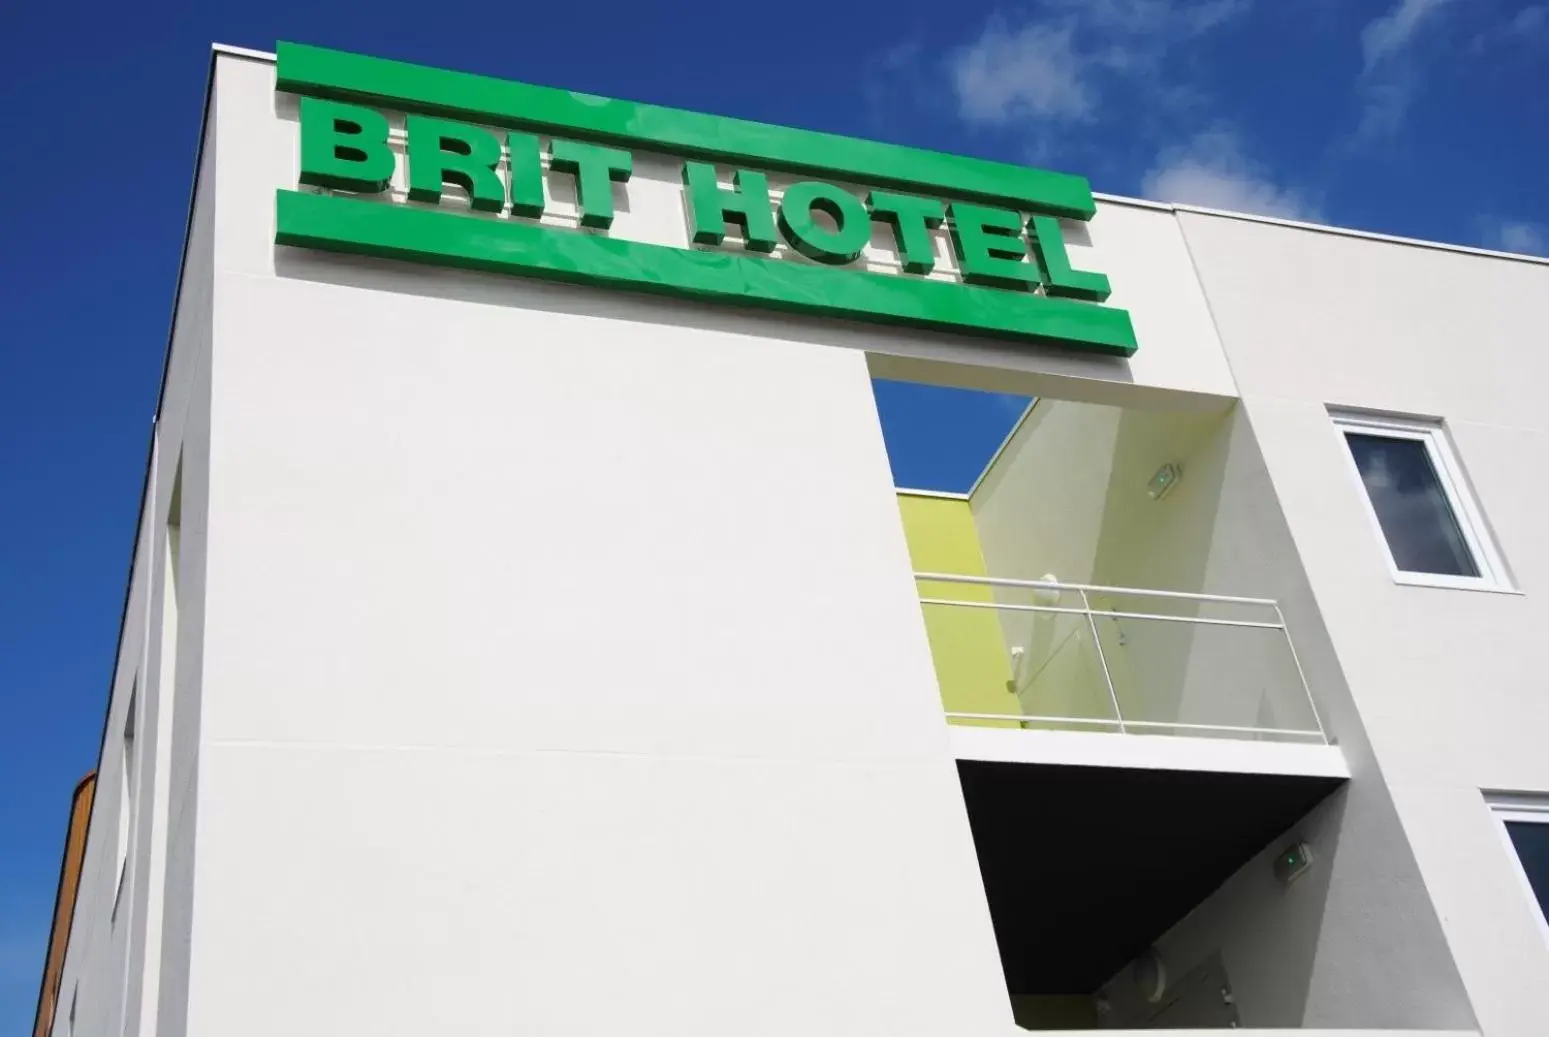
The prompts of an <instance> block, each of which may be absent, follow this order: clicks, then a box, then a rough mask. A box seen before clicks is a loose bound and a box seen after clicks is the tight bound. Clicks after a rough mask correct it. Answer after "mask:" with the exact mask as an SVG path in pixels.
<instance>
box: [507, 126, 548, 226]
mask: <svg viewBox="0 0 1549 1037" xmlns="http://www.w3.org/2000/svg"><path fill="white" fill-rule="evenodd" d="M506 147H507V149H508V150H509V151H510V153H511V159H510V166H511V215H512V216H534V217H536V216H542V215H543V151H542V148H540V147H539V145H538V138H537V137H536V136H535V135H533V134H531V133H508V134H506Z"/></svg>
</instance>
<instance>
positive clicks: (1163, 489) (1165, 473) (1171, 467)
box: [1146, 461, 1183, 500]
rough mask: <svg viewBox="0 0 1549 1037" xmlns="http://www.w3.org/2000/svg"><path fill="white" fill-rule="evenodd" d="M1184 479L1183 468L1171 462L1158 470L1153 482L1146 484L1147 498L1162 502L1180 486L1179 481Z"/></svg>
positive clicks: (1152, 478)
mask: <svg viewBox="0 0 1549 1037" xmlns="http://www.w3.org/2000/svg"><path fill="white" fill-rule="evenodd" d="M1182 478H1183V466H1182V465H1180V464H1178V463H1177V462H1175V461H1169V462H1167V463H1166V464H1164V465H1163V466H1162V467H1160V468H1158V469H1157V470H1156V474H1155V475H1153V476H1152V477H1151V481H1150V482H1148V483H1146V496H1148V497H1150V498H1151V499H1152V500H1161V499H1162V498H1163V497H1165V496H1167V494H1168V493H1169V492H1170V491H1171V490H1172V488H1173V487H1174V486H1176V485H1178V480H1179V479H1182Z"/></svg>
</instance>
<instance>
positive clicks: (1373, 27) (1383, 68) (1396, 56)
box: [1356, 0, 1453, 140]
mask: <svg viewBox="0 0 1549 1037" xmlns="http://www.w3.org/2000/svg"><path fill="white" fill-rule="evenodd" d="M1452 2H1453V0H1398V3H1397V4H1395V5H1394V6H1393V8H1392V9H1391V10H1389V11H1388V12H1387V13H1386V14H1383V15H1381V16H1379V17H1377V18H1374V19H1372V20H1371V21H1370V22H1368V23H1366V27H1365V28H1363V29H1362V30H1361V60H1362V66H1361V78H1360V82H1359V85H1358V89H1359V92H1360V94H1361V105H1362V107H1361V122H1360V125H1359V126H1358V127H1357V129H1356V138H1357V139H1366V140H1370V139H1372V138H1376V137H1386V136H1391V135H1392V134H1393V133H1394V132H1395V131H1396V130H1397V129H1398V128H1399V126H1400V125H1402V124H1403V121H1404V116H1405V115H1406V114H1408V112H1409V107H1410V105H1411V104H1412V103H1413V101H1414V95H1415V92H1416V91H1417V90H1418V89H1419V85H1420V77H1419V76H1418V75H1417V73H1416V71H1415V68H1414V61H1413V55H1412V51H1413V49H1414V45H1415V41H1416V39H1417V38H1418V37H1419V34H1420V33H1421V31H1422V30H1423V29H1424V28H1425V26H1426V25H1427V24H1428V23H1430V22H1432V21H1434V19H1435V15H1436V12H1437V11H1439V10H1441V9H1442V8H1443V7H1445V6H1446V5H1448V4H1450V3H1452Z"/></svg>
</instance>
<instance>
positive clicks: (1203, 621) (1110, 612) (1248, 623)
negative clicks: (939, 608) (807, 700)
mask: <svg viewBox="0 0 1549 1037" xmlns="http://www.w3.org/2000/svg"><path fill="white" fill-rule="evenodd" d="M920 604H921V605H961V606H963V607H964V608H970V609H997V610H1000V609H1004V610H1007V611H1010V612H1052V613H1055V614H1056V615H1065V616H1085V615H1088V614H1091V615H1094V616H1105V617H1107V618H1109V619H1157V620H1161V621H1162V622H1164V623H1196V624H1198V625H1200V626H1216V627H1254V628H1257V629H1259V630H1284V629H1285V625H1284V624H1282V623H1260V622H1256V621H1254V620H1250V619H1215V618H1212V617H1210V616H1169V615H1166V614H1163V613H1160V612H1120V611H1118V610H1116V609H1076V608H1065V607H1063V606H1060V605H1018V604H1015V603H1010V602H1004V601H958V600H956V599H953V598H921V599H920Z"/></svg>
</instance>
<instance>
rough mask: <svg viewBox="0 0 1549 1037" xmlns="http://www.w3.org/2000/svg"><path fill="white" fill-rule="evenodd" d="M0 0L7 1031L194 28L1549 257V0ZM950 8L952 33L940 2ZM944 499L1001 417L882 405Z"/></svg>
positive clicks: (156, 297)
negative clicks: (686, 5)
mask: <svg viewBox="0 0 1549 1037" xmlns="http://www.w3.org/2000/svg"><path fill="white" fill-rule="evenodd" d="M661 7H662V5H647V4H636V5H624V4H613V3H611V2H610V0H592V2H589V3H559V4H526V5H515V6H511V5H506V6H502V5H498V4H490V3H487V2H483V3H479V4H463V3H459V2H457V0H441V2H439V3H437V4H435V5H433V6H430V7H426V6H424V5H422V4H416V5H409V4H407V3H404V2H402V0H381V2H379V3H376V4H374V5H372V6H370V7H365V6H363V5H362V6H360V7H358V8H354V9H351V8H348V7H344V6H340V5H332V4H327V3H318V2H309V3H299V2H296V0H267V2H265V3H249V4H215V3H211V4H208V5H196V4H187V5H181V6H180V5H176V4H166V3H158V2H154V0H153V2H147V3H138V4H105V3H69V2H63V0H61V2H44V0H11V2H9V3H6V4H3V5H0V91H3V96H4V97H5V98H6V99H7V102H8V103H7V110H6V121H7V128H6V131H5V133H4V134H3V135H0V158H3V161H0V178H3V180H4V182H3V183H0V198H3V199H4V201H3V202H0V206H3V214H4V215H3V220H0V229H3V231H4V233H3V236H0V277H3V280H0V505H3V506H0V703H3V705H4V707H5V708H4V715H5V717H6V720H7V723H6V725H5V728H4V733H3V734H0V1033H20V1032H21V1031H22V1030H23V1028H24V1027H25V1026H27V1025H28V1024H29V1023H30V1020H31V1014H32V1010H33V1003H34V998H35V997H36V991H37V982H38V974H39V969H40V964H41V957H42V949H43V942H44V939H45V935H46V932H47V927H48V916H49V911H50V908H51V898H52V896H53V886H54V881H55V877H56V873H57V868H58V854H59V849H60V843H61V840H62V838H63V826H64V820H65V811H66V808H67V806H68V797H69V794H70V789H71V787H72V786H73V785H74V783H75V781H76V780H77V779H78V778H79V777H80V776H81V775H82V774H83V773H84V772H85V771H86V770H88V769H89V768H90V767H92V766H93V764H94V762H95V757H96V751H97V742H98V738H99V734H100V725H101V717H102V706H103V696H104V694H105V690H106V687H107V681H108V677H109V669H110V667H111V665H112V661H113V652H114V646H115V642H116V637H117V625H118V613H119V608H120V605H121V603H122V597H123V580H124V576H125V572H126V567H127V563H128V557H129V548H130V540H131V537H132V534H133V529H134V519H135V509H136V507H137V504H138V495H139V489H140V479H141V475H142V465H143V462H144V454H145V445H146V439H147V436H148V434H149V429H150V419H151V415H152V413H153V411H154V408H155V392H156V383H157V378H158V374H159V365H160V360H161V354H162V350H163V348H164V346H165V342H166V332H167V324H168V318H169V309H170V305H171V301H172V291H173V287H174V284H175V279H176V274H177V259H178V250H179V246H180V239H181V233H182V221H183V214H184V211H185V207H186V205H187V198H188V190H189V182H190V176H191V172H192V161H193V155H194V148H195V145H196V141H197V132H198V117H199V112H200V105H201V102H202V95H203V84H204V77H205V71H206V67H207V61H208V59H207V51H208V45H209V43H210V42H211V41H212V40H220V41H224V42H229V43H235V44H240V45H243V46H248V47H254V48H259V49H264V50H268V49H272V47H273V44H274V41H275V40H276V39H277V38H290V39H298V40H302V41H306V42H311V43H319V44H324V45H328V46H335V47H340V48H345V49H353V50H358V51H363V52H366V53H372V54H378V55H382V56H387V57H398V58H404V59H408V60H413V61H419V62H423V63H426V64H434V65H442V66H445V67H451V68H460V69H465V70H469V71H476V72H484V73H489V74H493V75H500V76H506V77H510V78H515V79H524V80H528V81H531V82H538V83H547V84H552V85H556V86H565V87H574V88H577V89H582V90H588V91H592V92H596V93H602V94H609V95H612V96H619V97H629V98H635V99H640V100H648V101H654V102H658V103H663V104H669V105H674V106H679V107H685V108H693V109H698V110H703V111H712V112H720V113H725V114H730V115H737V116H742V117H745V118H753V119H761V120H765V121H770V122H778V123H786V124H790V125H796V126H805V127H810V128H814V129H823V130H830V131H834V132H838V133H845V134H855V135H865V136H873V137H880V138H883V139H888V140H893V141H897V142H901V143H907V144H915V145H920V146H924V147H931V148H936V149H940V150H945V151H956V152H963V153H969V154H978V155H983V156H987V157H992V158H998V159H1004V160H1009V161H1020V162H1030V163H1036V164H1041V165H1048V166H1051V167H1054V168H1060V169H1067V170H1071V171H1075V172H1080V173H1084V174H1086V175H1087V176H1089V177H1090V178H1091V180H1092V182H1093V185H1094V187H1095V188H1096V189H1097V190H1099V191H1106V192H1112V193H1119V194H1141V195H1145V196H1148V197H1153V198H1161V199H1166V200H1176V201H1185V202H1193V203H1197V204H1203V205H1210V206H1218V207H1225V208H1239V209H1250V210H1254V211H1258V212H1263V213H1269V214H1273V215H1280V216H1288V217H1295V218H1304V219H1315V220H1324V221H1328V222H1333V223H1339V224H1345V225H1350V226H1355V227H1361V228H1366V229H1371V230H1377V231H1384V232H1389V233H1395V234H1402V235H1409V236H1414V237H1424V238H1436V239H1441V240H1446V241H1455V242H1463V243H1468V244H1479V245H1485V246H1489V247H1499V248H1505V249H1508V250H1513V251H1524V252H1535V253H1540V254H1542V253H1544V252H1546V250H1549V204H1546V202H1545V197H1546V193H1545V190H1544V172H1543V170H1544V164H1545V159H1546V152H1549V136H1546V134H1545V132H1544V127H1545V126H1546V125H1549V120H1546V115H1549V111H1546V106H1549V89H1546V87H1549V82H1546V78H1549V72H1546V69H1549V61H1546V58H1549V4H1541V3H1524V2H1522V0H1085V2H1078V0H1039V2H1031V3H1025V4H1004V5H976V4H974V3H972V2H964V3H956V4H953V5H951V6H950V8H949V9H944V8H943V7H942V5H941V4H940V3H938V2H922V3H910V2H907V0H902V2H895V3H892V4H889V5H887V7H886V11H885V14H878V13H877V12H878V10H879V9H878V8H877V7H876V5H874V4H866V5H859V4H857V5H850V6H848V7H847V6H846V5H843V4H835V3H833V2H832V0H828V2H825V3H822V4H801V3H791V2H787V3H784V4H782V5H780V6H779V9H778V13H777V14H776V13H774V12H772V11H765V10H763V9H759V8H756V7H753V6H748V5H742V6H738V5H732V6H729V7H728V6H722V7H719V8H717V9H716V10H715V11H714V13H706V12H705V9H704V8H703V7H699V8H698V10H699V13H697V14H695V15H693V16H674V17H667V16H658V15H654V14H653V15H651V16H647V15H646V14H645V12H647V11H654V10H657V9H660V8H661ZM945 10H949V11H950V14H949V15H946V14H944V11H945ZM880 402H881V405H882V413H883V416H884V419H885V421H886V425H887V428H888V431H889V436H890V440H891V441H892V443H893V445H894V447H895V448H896V449H895V455H896V456H895V466H896V468H897V472H896V474H897V477H898V479H899V481H900V482H902V483H906V484H912V485H923V486H926V487H930V486H937V487H943V488H965V487H966V485H967V483H968V482H969V481H971V479H972V476H973V474H974V472H975V471H976V470H977V466H978V465H979V464H980V463H981V462H982V460H983V459H984V457H985V456H987V454H988V451H989V450H990V449H992V448H993V446H994V445H995V443H996V442H998V441H999V439H1000V436H1001V435H1002V434H1003V433H1004V431H1005V429H1006V426H1007V425H1008V424H1009V422H1010V420H1011V415H1012V413H1013V411H1014V407H1012V406H1010V405H1008V404H1007V401H1005V400H994V399H991V400H983V399H980V400H964V399H962V398H959V397H956V396H952V397H949V398H943V397H939V396H938V397H932V396H930V395H928V394H925V393H922V392H921V391H919V390H916V389H910V388H908V387H887V388H885V389H884V390H883V391H882V393H881V394H880Z"/></svg>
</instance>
